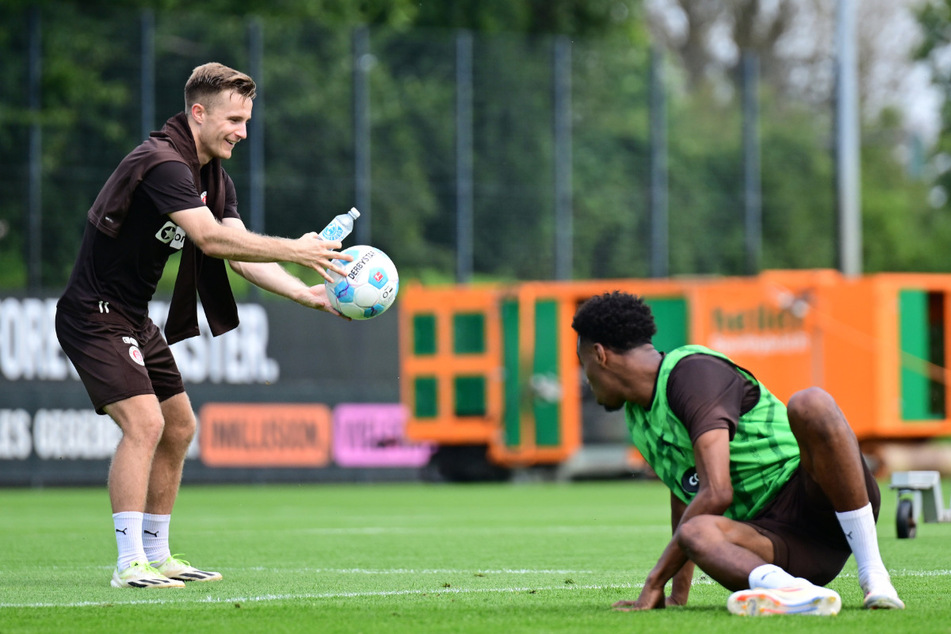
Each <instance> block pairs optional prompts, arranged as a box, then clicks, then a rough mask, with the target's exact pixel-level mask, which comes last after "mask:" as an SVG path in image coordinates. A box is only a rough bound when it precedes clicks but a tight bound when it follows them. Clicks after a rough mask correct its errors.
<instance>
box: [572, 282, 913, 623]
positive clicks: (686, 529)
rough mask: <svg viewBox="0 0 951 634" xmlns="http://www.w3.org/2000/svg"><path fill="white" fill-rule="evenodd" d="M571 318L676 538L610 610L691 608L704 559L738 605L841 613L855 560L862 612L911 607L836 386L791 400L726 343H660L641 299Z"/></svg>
mask: <svg viewBox="0 0 951 634" xmlns="http://www.w3.org/2000/svg"><path fill="white" fill-rule="evenodd" d="M572 327H573V328H574V329H575V331H576V332H577V333H578V356H579V359H580V361H581V365H582V368H583V370H584V373H585V376H586V377H587V380H588V383H589V384H590V386H591V391H592V392H593V393H594V396H595V398H596V399H597V401H598V403H599V404H600V405H602V406H603V407H604V408H605V409H607V410H609V411H614V410H620V409H622V408H623V409H624V413H625V418H626V420H627V426H628V430H629V432H630V434H631V438H632V440H633V441H634V444H635V446H636V447H637V449H638V450H639V451H640V452H641V454H642V455H643V456H644V458H645V460H646V461H647V463H648V464H649V465H650V466H651V468H652V469H653V470H654V471H655V472H656V473H657V476H658V477H659V478H660V479H661V480H662V481H663V482H664V483H665V484H666V485H667V487H668V488H669V489H670V491H671V497H670V504H671V523H672V525H673V538H672V539H671V540H670V542H669V543H668V545H667V547H666V548H665V549H664V552H663V554H662V555H661V556H660V559H659V560H658V562H657V564H656V565H655V566H654V568H653V569H652V570H651V571H650V573H648V575H647V580H646V581H645V582H644V587H643V589H642V590H641V593H640V596H639V597H638V598H637V599H636V600H635V601H619V602H617V603H615V604H614V607H615V608H617V609H622V610H646V609H652V608H663V607H664V606H665V605H684V604H686V603H687V597H688V594H689V592H690V585H691V580H692V577H693V569H694V565H697V566H699V567H700V569H701V570H703V571H704V572H705V573H707V574H708V575H709V576H710V577H711V578H713V579H714V580H716V581H717V582H719V583H720V584H722V585H723V586H725V587H726V588H728V589H730V590H734V591H735V592H734V593H733V594H732V595H731V596H730V598H729V600H728V602H727V607H728V608H729V610H730V611H731V612H733V613H734V614H748V615H766V614H778V613H780V614H781V613H785V614H821V615H826V614H836V613H838V611H839V609H840V608H841V605H842V602H841V599H840V597H839V595H838V594H837V593H836V592H835V591H833V590H830V589H827V588H824V587H822V586H823V585H824V584H827V583H829V582H830V581H832V579H834V578H835V577H836V576H837V575H838V574H839V572H840V571H841V570H842V567H843V566H844V565H845V562H846V561H847V560H848V558H849V555H854V556H855V561H856V564H857V565H858V573H859V584H860V585H861V587H862V591H863V592H864V594H865V599H864V605H865V607H866V608H870V609H875V608H884V609H888V608H891V609H902V608H904V607H905V604H904V603H902V601H901V599H899V597H898V593H897V592H896V591H895V588H894V587H893V586H892V583H891V579H890V577H889V574H888V571H887V570H886V569H885V565H884V563H883V562H882V558H881V555H880V553H879V549H878V537H877V533H876V530H875V521H876V519H877V517H878V509H879V503H880V501H881V495H880V492H879V489H878V484H877V483H876V482H875V479H874V478H873V477H872V474H871V472H869V470H868V467H867V466H866V465H865V462H864V460H863V459H862V454H861V452H860V450H859V445H858V441H857V440H856V438H855V434H853V433H852V430H851V428H850V427H849V424H848V422H847V421H846V420H845V417H844V415H843V414H842V412H841V411H840V410H839V408H838V406H837V405H836V403H835V401H834V400H833V399H832V397H831V396H830V395H829V394H827V393H826V392H824V391H823V390H821V389H819V388H815V387H813V388H809V389H806V390H803V391H801V392H797V393H796V394H794V395H793V396H792V398H791V399H790V400H789V403H788V405H785V406H784V405H783V403H782V402H780V401H779V400H778V399H776V397H774V396H773V395H772V394H771V393H770V392H769V391H768V390H767V389H766V387H765V386H763V384H762V383H760V382H759V381H758V380H757V379H756V378H755V377H754V376H753V375H752V374H751V373H750V372H748V371H747V370H745V369H743V368H741V367H739V366H737V365H736V364H734V363H733V362H732V361H730V360H729V359H728V358H727V357H726V356H724V355H722V354H720V353H718V352H715V351H713V350H710V349H708V348H704V347H702V346H693V345H691V346H683V347H681V348H677V349H675V350H672V351H670V352H668V353H667V354H663V353H661V352H659V351H658V350H656V349H655V348H654V346H653V345H652V344H651V341H652V339H653V336H654V335H655V334H656V332H657V327H656V325H655V323H654V318H653V315H652V314H651V311H650V308H649V307H648V306H647V304H645V303H644V302H643V300H642V299H641V298H639V297H636V296H633V295H629V294H625V293H620V292H614V293H605V294H604V295H600V296H596V297H593V298H591V299H589V300H588V301H586V302H585V303H584V304H582V305H581V306H580V307H579V308H578V310H577V312H576V313H575V317H574V321H573V322H572ZM670 580H673V583H672V586H671V593H670V596H669V597H666V598H665V596H664V587H665V585H666V583H667V582H668V581H670Z"/></svg>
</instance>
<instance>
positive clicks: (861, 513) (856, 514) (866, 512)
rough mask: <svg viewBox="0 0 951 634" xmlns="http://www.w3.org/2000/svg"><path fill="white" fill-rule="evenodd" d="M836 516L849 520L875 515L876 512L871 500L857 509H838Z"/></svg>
mask: <svg viewBox="0 0 951 634" xmlns="http://www.w3.org/2000/svg"><path fill="white" fill-rule="evenodd" d="M835 516H836V517H837V518H839V519H840V520H846V521H848V520H854V519H860V518H862V517H865V516H868V517H875V514H874V513H873V512H872V503H871V502H869V503H868V504H866V505H865V506H863V507H862V508H858V509H855V510H854V511H842V512H841V513H840V512H839V511H836V512H835Z"/></svg>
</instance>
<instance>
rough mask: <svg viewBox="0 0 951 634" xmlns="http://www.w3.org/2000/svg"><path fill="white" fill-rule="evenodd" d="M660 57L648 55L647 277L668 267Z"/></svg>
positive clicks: (665, 271) (656, 52)
mask: <svg viewBox="0 0 951 634" xmlns="http://www.w3.org/2000/svg"><path fill="white" fill-rule="evenodd" d="M663 69H664V54H663V53H662V52H661V49H660V47H659V46H656V45H655V46H652V47H651V53H650V97H649V99H650V240H651V243H650V245H649V248H650V258H651V261H650V276H651V277H667V276H668V274H669V266H670V253H669V242H668V230H669V228H668V213H667V98H666V93H665V91H664V79H663Z"/></svg>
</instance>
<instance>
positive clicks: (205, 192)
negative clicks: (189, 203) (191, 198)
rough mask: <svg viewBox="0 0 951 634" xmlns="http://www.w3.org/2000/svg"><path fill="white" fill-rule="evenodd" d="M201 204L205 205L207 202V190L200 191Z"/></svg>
mask: <svg viewBox="0 0 951 634" xmlns="http://www.w3.org/2000/svg"><path fill="white" fill-rule="evenodd" d="M201 204H203V205H207V204H208V192H207V191H203V192H202V193H201Z"/></svg>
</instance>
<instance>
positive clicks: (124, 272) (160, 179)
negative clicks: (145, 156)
mask: <svg viewBox="0 0 951 634" xmlns="http://www.w3.org/2000/svg"><path fill="white" fill-rule="evenodd" d="M203 185H204V183H203ZM203 192H204V189H203V190H202V192H199V191H198V189H197V188H196V187H195V184H194V180H193V177H192V172H191V170H190V168H189V167H188V165H186V164H185V163H181V162H178V161H167V162H164V163H159V164H158V165H157V166H155V167H153V168H152V169H151V170H149V171H148V172H147V173H146V175H145V177H144V178H143V180H142V182H141V183H140V184H139V185H138V187H136V188H135V191H134V193H133V196H132V203H131V205H130V208H129V213H128V216H127V217H126V219H125V221H124V222H123V224H122V227H121V229H120V231H119V234H118V236H116V237H114V238H113V237H110V236H108V235H107V234H106V233H104V232H102V231H100V230H98V229H97V228H96V227H95V226H94V225H93V224H92V223H91V222H88V221H87V223H86V230H85V233H84V235H83V240H82V244H81V245H80V249H79V256H78V257H77V259H76V265H75V267H74V268H73V272H72V274H71V276H70V279H69V282H68V283H67V286H66V290H65V291H64V293H63V296H62V297H61V298H60V300H59V304H58V306H59V308H60V309H62V310H66V311H68V312H70V313H73V314H77V315H88V314H91V313H105V312H110V313H113V312H114V313H117V314H119V315H121V316H123V317H124V318H125V319H127V320H129V321H130V322H131V323H133V324H142V323H144V322H145V320H146V318H147V317H148V303H149V301H150V300H151V299H152V295H153V294H154V293H155V288H156V286H157V284H158V281H159V279H160V278H161V277H162V272H163V270H164V269H165V264H166V262H167V261H168V258H169V257H170V256H171V255H172V254H173V253H176V252H177V251H179V250H180V249H181V248H182V246H183V244H184V241H185V239H186V238H185V233H184V231H183V230H182V229H180V228H179V227H178V226H177V225H176V224H175V223H174V222H172V220H171V219H170V218H169V217H168V214H169V213H171V212H175V211H182V210H184V209H193V208H196V207H201V206H203V205H204V204H205V200H204V193H203ZM224 215H225V217H232V218H238V217H240V216H239V215H238V211H237V196H236V194H235V188H234V183H233V182H232V180H231V178H230V177H228V176H227V174H226V175H225V214H224Z"/></svg>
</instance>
